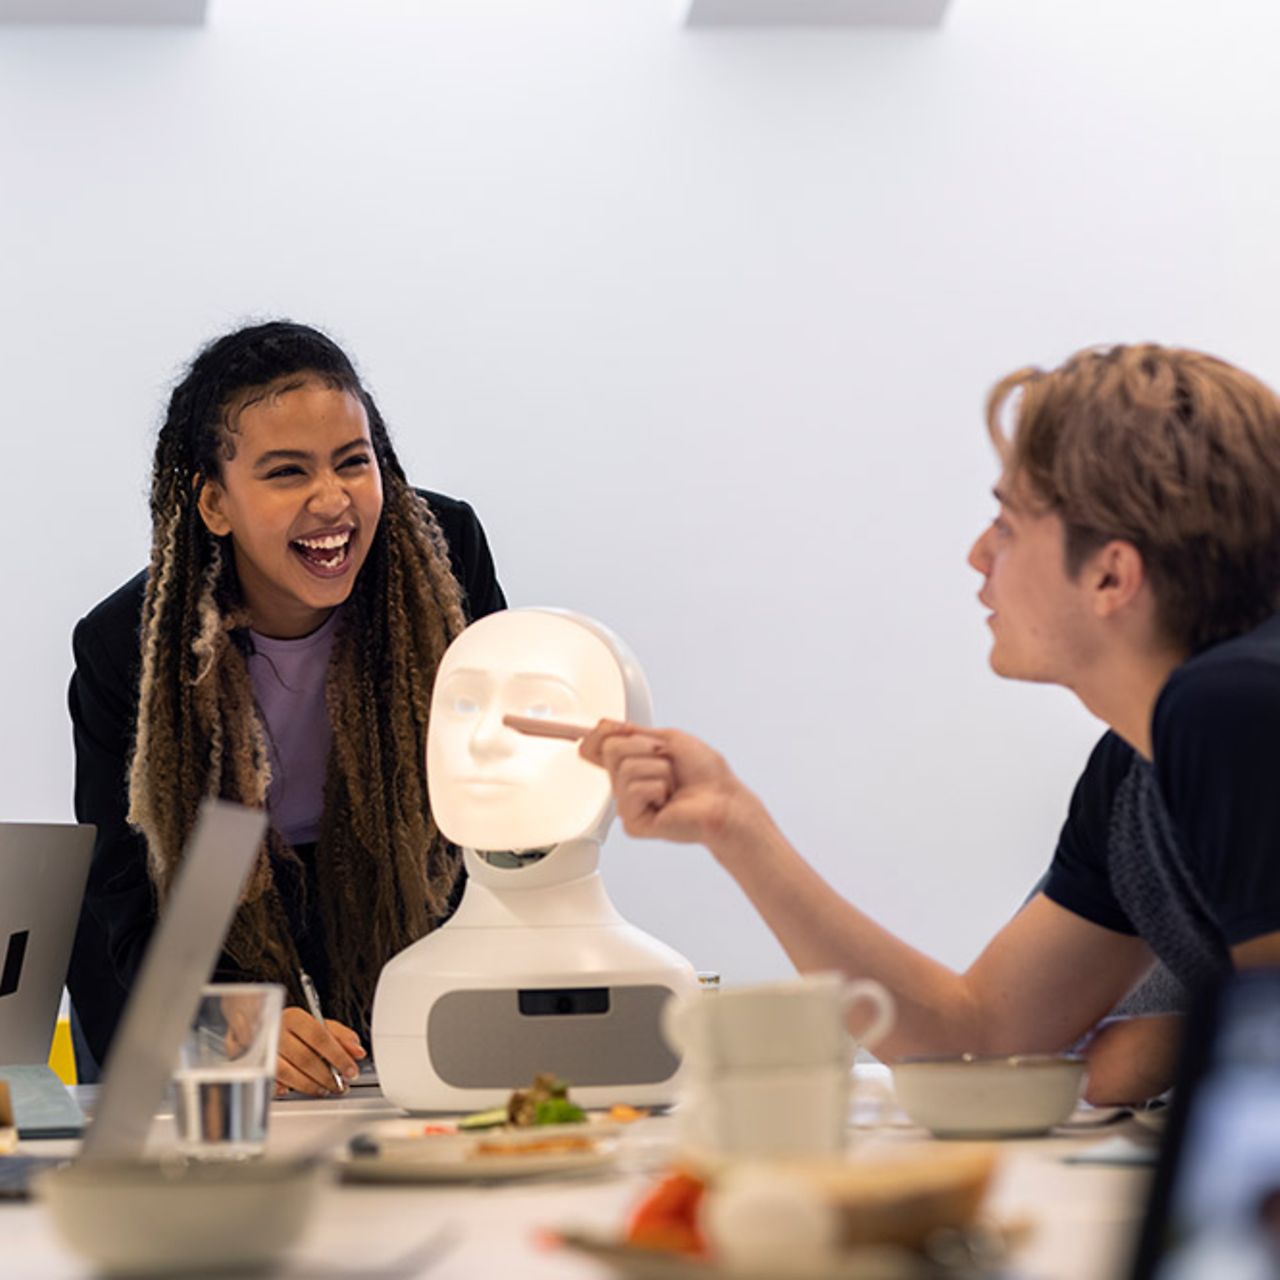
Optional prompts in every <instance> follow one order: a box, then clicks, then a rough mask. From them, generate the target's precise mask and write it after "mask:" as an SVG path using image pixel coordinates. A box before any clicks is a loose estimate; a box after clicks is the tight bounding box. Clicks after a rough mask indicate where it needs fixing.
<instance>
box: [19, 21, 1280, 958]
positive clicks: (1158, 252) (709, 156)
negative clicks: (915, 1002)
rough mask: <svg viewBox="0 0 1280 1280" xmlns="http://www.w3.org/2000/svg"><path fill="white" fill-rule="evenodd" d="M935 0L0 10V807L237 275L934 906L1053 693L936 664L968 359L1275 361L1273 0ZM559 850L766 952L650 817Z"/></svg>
mask: <svg viewBox="0 0 1280 1280" xmlns="http://www.w3.org/2000/svg"><path fill="white" fill-rule="evenodd" d="M952 9H953V12H952V14H951V16H950V18H949V20H948V23H947V25H946V26H945V27H944V28H943V29H941V30H940V31H934V32H911V33H890V32H853V31H828V32H824V31H820V30H819V31H785V30H783V31H779V30H776V29H774V30H769V31H758V32H753V31H742V32H734V31H701V32H689V31H684V30H682V29H681V28H680V27H679V26H678V25H676V24H675V22H674V20H673V17H672V11H673V6H672V5H670V4H668V3H666V2H665V0H644V2H641V0H538V3H536V4H530V3H528V2H527V0H437V2H435V3H431V4H426V3H422V4H417V3H397V2H395V0H360V2H359V3H356V2H355V0H349V2H347V3H341V2H340V0H214V3H213V4H212V5H211V19H210V23H209V26H208V27H207V28H206V29H205V30H203V31H178V32H175V31H172V30H168V31H165V30H153V31H133V32H122V31H119V30H99V31H95V30H92V29H79V30H77V29H66V28H56V29H48V30H39V29H30V28H25V29H24V28H15V29H7V30H3V29H0V122H2V123H0V352H2V353H3V355H2V356H0V360H2V361H3V382H2V387H3V408H2V409H0V421H2V422H3V439H4V446H5V447H4V452H3V455H2V456H3V468H2V470H0V475H2V476H3V496H4V502H3V513H4V515H5V516H6V517H7V521H6V531H5V532H6V536H5V542H6V554H5V571H4V576H5V583H6V591H5V597H6V601H7V603H6V606H5V618H4V632H3V634H4V640H3V645H4V648H3V656H4V659H5V661H4V662H3V664H2V665H0V681H2V684H0V707H2V708H3V715H4V726H5V732H4V733H3V734H0V816H3V817H6V818H19V817H28V818H54V819H57V818H64V817H67V816H69V812H70V800H69V796H70V788H71V751H70V743H69V729H68V724H67V720H66V713H65V710H64V687H65V681H66V678H67V675H68V672H69V667H70V657H69V633H70V629H71V627H72V625H73V623H74V621H75V619H76V618H77V617H78V616H79V615H80V614H81V613H83V612H84V611H85V610H86V609H87V608H89V607H90V606H91V605H92V604H93V603H94V602H95V601H96V600H97V599H98V598H99V597H101V596H102V595H104V594H105V593H106V592H107V591H109V590H110V589H111V588H113V587H114V586H115V585H117V583H119V582H120V581H122V580H123V579H124V578H126V577H127V576H129V575H130V574H132V573H133V572H134V570H135V569H136V568H138V567H140V566H141V564H142V563H143V562H144V558H145V554H146V547H147V527H146V513H145V489H146V470H147V464H148V458H149V452H150V447H151V443H152V439H153V434H154V429H155V426H156V425H157V423H158V419H159V415H160V412H161V409H162V406H163V403H164V399H165V397H166V394H167V388H168V386H169V385H170V383H171V380H172V379H173V378H174V376H175V375H176V374H177V372H178V370H179V369H180V367H181V365H182V364H183V362H184V361H185V360H186V359H187V358H189V356H190V355H191V354H192V353H193V351H194V350H195V348H196V347H197V346H198V345H199V344H200V343H201V342H203V341H204V340H206V339H207V338H209V337H211V336H213V335H215V334H216V333H218V332H220V331H221V330H223V329H224V328H226V327H228V326H230V325H233V324H235V323H237V322H239V321H241V320H243V319H245V318H250V317H265V316H271V315H288V316H292V317H295V318H298V319H304V320H307V321H311V322H313V323H317V324H320V325H322V326H326V327H328V328H329V329H330V330H331V331H332V332H333V333H334V334H335V335H336V336H337V337H338V338H339V340H341V341H342V342H344V343H345V344H347V345H348V346H349V348H350V350H351V351H352V352H353V353H354V355H355V357H356V359H357V361H358V363H359V364H360V366H361V368H362V370H363V372H364V373H365V375H366V376H367V378H368V381H369V382H370V384H371V386H372V388H373V389H374V391H375V393H376V395H377V397H378V399H379V403H380V404H381V406H382V409H383V411H384V413H385V415H386V416H387V418H388V420H389V422H390V423H391V425H392V429H393V431H394V432H395V435H396V438H397V441H398V445H399V448H400V450H401V453H402V456H403V457H404V458H405V460H406V462H407V464H408V466H409V468H410V472H411V475H412V476H413V478H414V479H415V480H416V481H417V482H418V483H419V484H423V485H426V486H429V487H435V488H439V489H442V490H444V491H446V492H451V493H455V494H460V495H463V496H466V497H468V498H469V499H471V500H472V501H473V502H474V504H475V506H476V508H477V510H478V511H479V513H480V514H481V516H482V518H483V519H484V521H485V523H486V525H487V527H488V530H489V533H490V535H491V538H492V543H493V547H494V550H495V553H496V556H497V559H498V565H499V568H500V572H501V577H502V580H503V582H504V584H505V586H506V588H507V591H508V594H509V596H510V598H511V600H512V602H513V603H554V604H559V605H565V606H569V607H573V608H578V609H581V610H583V611H585V612H588V613H591V614H594V615H596V616H597V617H599V618H601V619H603V620H604V621H606V622H607V623H609V624H611V625H612V626H614V627H615V628H616V629H617V630H618V631H619V632H621V633H622V634H623V635H624V636H625V637H627V638H628V639H629V641H630V642H631V644H632V645H633V647H634V648H635V649H636V650H637V652H638V653H639V654H640V656H641V658H642V660H643V662H644V664H645V666H646V668H647V671H648V673H649V676H650V679H651V682H652V684H653V687H654V691H655V696H656V699H657V702H658V708H659V713H660V717H661V719H663V720H664V721H667V722H673V723H676V724H679V725H682V726H685V727H688V728H690V729H692V730H695V731H697V732H700V733H702V734H703V735H704V736H706V737H708V738H709V739H710V740H712V741H713V742H715V743H717V744H718V745H720V746H721V747H722V748H723V749H724V750H725V751H726V752H727V754H728V755H729V756H730V758H731V760H732V761H733V763H734V764H735V766H736V767H737V768H738V770H739V771H740V773H741V774H742V775H743V776H744V777H745V778H747V779H748V780H749V781H750V782H751V783H753V784H755V785H756V786H757V787H758V788H759V789H760V790H761V791H762V792H764V793H765V794H766V795H767V796H768V798H769V800H770V801H771V803H772V805H773V806H774V808H775V812H776V813H777V815H778V816H779V818H780V819H781V821H782V823H783V824H784V826H785V827H786V829H787V830H788V831H789V832H790V833H791V834H792V835H793V837H794V838H795V839H796V840H797V841H798V843H799V845H800V847H801V848H802V849H804V850H805V851H806V853H807V854H808V855H809V856H810V857H811V858H812V859H813V861H814V862H815V863H816V864H817V866H818V867H819V868H820V869H821V870H822V871H823V873H824V874H826V875H827V876H828V877H830V878H831V879H832V880H833V881H834V882H835V883H836V884H837V885H838V886H839V887H840V888H841V889H842V890H844V891H845V892H846V893H848V894H850V895H851V896H853V897H854V898H855V899H856V900H857V901H858V902H859V903H860V904H862V905H864V906H865V907H867V908H869V909H870V910H872V911H873V912H874V913H875V914H877V915H878V916H879V917H880V918H881V919H883V920H884V921H885V922H886V923H888V924H889V925H890V926H891V927H893V928H896V929H898V930H900V931H902V932H904V933H906V934H907V935H908V936H910V937H911V938H912V939H913V940H915V941H916V942H918V943H919V944H921V945H922V946H924V947H925V948H926V949H929V950H931V951H932V952H934V953H935V954H937V955H939V956H941V957H942V958H944V959H946V960H948V961H950V962H953V963H964V962H966V961H967V960H968V959H969V958H971V957H972V955H973V954H974V953H975V952H976V950H977V948H978V947H979V946H980V945H981V942H982V941H983V940H984V939H985V937H986V936H987V935H988V934H989V933H990V932H991V931H992V930H993V929H994V928H995V927H996V926H997V925H998V924H999V923H1000V922H1001V920H1002V919H1003V918H1004V917H1005V915H1006V914H1007V913H1008V912H1009V911H1010V910H1011V909H1012V908H1013V907H1014V906H1015V905H1016V904H1017V903H1018V901H1019V900H1020V898H1021V896H1022V894H1023V893H1024V892H1025V891H1026V890H1027V889H1028V888H1029V886H1030V885H1031V884H1032V883H1033V882H1034V880H1035V879H1036V877H1037V876H1038V874H1039V873H1040V871H1041V869H1042V868H1043V866H1044V865H1045V863H1046V861H1047V859H1048V857H1049V855H1050V853H1051V851H1052V848H1053V844H1054V840H1055V835H1056V831H1057V828H1058V825H1059V822H1060V820H1061V817H1062V815H1063V813H1064V810H1065V806H1066V801H1067V797H1068V794H1069V789H1070V786H1071V784H1072V781H1073V778H1074V775H1075V772H1076V771H1077V770H1078V768H1079V766H1080V765H1081V763H1082V762H1083V759H1084V756H1085V753H1086V751H1087V749H1088V745H1089V744H1090V742H1091V741H1092V739H1093V737H1094V736H1095V734H1096V733H1097V732H1098V727H1097V725H1096V724H1094V723H1092V722H1091V721H1090V720H1089V718H1088V717H1087V716H1086V715H1085V713H1084V712H1083V711H1081V710H1080V709H1079V708H1078V707H1077V706H1076V705H1074V704H1073V702H1072V701H1071V699H1070V698H1069V697H1068V696H1067V695H1066V694H1064V693H1062V692H1060V691H1057V690H1049V689H1043V688H1033V687H1028V686H1016V685H1007V684H1002V683H1001V682H999V681H997V680H996V679H995V677H993V676H992V675H991V674H990V673H989V671H988V670H987V668H986V665H985V651H986V629H985V627H984V625H983V619H982V611H981V609H980V608H979V606H978V605H977V604H976V602H975V601H974V598H973V597H974V592H975V590H976V588H977V585H978V583H977V579H976V577H975V575H974V574H973V573H972V572H971V571H970V570H969V569H968V568H966V566H965V564H964V555H965V551H966V549H967V547H968V544H969V541H970V540H971V539H972V537H973V536H974V535H975V534H976V533H977V532H978V530H979V528H980V527H981V525H982V523H983V522H984V520H986V519H987V518H988V517H989V514H990V510H991V505H992V504H991V501H990V499H989V497H988V496H987V490H988V488H989V486H990V484H991V483H992V482H993V480H994V477H995V468H994V462H993V457H992V455H991V453H990V450H989V447H988V445H987V443H986V440H985V435H984V431H983V428H982V426H981V421H980V405H981V400H982V397H983V394H984V392H985V390H986V389H987V387H988V386H989V385H990V383H991V382H992V381H994V380H995V378H997V377H998V376H999V375H1001V374H1003V373H1005V372H1007V371H1008V370H1009V369H1011V368H1013V367H1015V366H1017V365H1021V364H1024V363H1028V362H1041V363H1043V362H1056V361H1057V360H1059V359H1061V358H1062V357H1063V356H1065V355H1066V354H1067V353H1069V352H1070V351H1072V350H1073V349H1075V348H1077V347H1079V346H1081V345H1083V344H1086V343H1092V342H1097V341H1102V340H1132V339H1145V338H1156V339H1160V340H1165V341H1173V342H1181V343H1188V344H1193V345H1200V346H1204V347H1207V348H1210V349H1212V350H1215V351H1217V352H1220V353H1222V354H1225V355H1228V356H1230V357H1233V358H1235V359H1237V360H1239V361H1240V362H1241V363H1243V364H1244V365H1246V366H1247V367H1250V368H1252V369H1253V370H1255V371H1256V372H1258V373H1260V374H1262V375H1264V376H1267V377H1270V378H1272V379H1273V380H1274V379H1275V378H1276V377H1277V375H1278V374H1280V351H1277V350H1276V349H1275V347H1274V338H1275V335H1276V326H1275V313H1276V309H1277V308H1276V297H1277V290H1276V287H1275V285H1276V280H1277V265H1278V264H1277V257H1278V254H1277V248H1276V232H1275V228H1276V227H1277V226H1278V225H1280V219H1278V217H1277V214H1278V213H1280V210H1278V209H1277V204H1278V203H1280V199H1278V196H1280V191H1278V184H1277V178H1276V174H1277V173H1280V164H1278V163H1277V162H1278V160H1280V156H1278V155H1277V153H1278V152H1280V128H1278V127H1277V125H1278V123H1280V121H1278V120H1277V116H1278V115H1280V81H1277V79H1276V77H1275V74H1274V50H1275V48H1276V47H1277V44H1278V43H1280V6H1276V5H1275V4H1274V3H1273V2H1272V0H1253V2H1247V0H1219V2H1218V3H1217V4H1214V5H1206V4H1204V3H1203V2H1197V3H1191V2H1190V0H1127V2H1126V3H1125V4H1122V5H1117V4H1115V3H1114V0H1034V2H1030V3H1029V2H1028V0H955V2H954V4H953V6H952ZM606 874H607V876H608V879H609V882H610V884H611V886H612V889H613V891H614V893H615V896H616V898H617V900H618V902H619V904H620V905H621V907H622V908H623V910H624V911H625V912H627V913H628V914H629V915H631V916H632V917H633V918H634V919H636V920H637V921H638V922H640V923H642V924H644V925H646V926H647V927H649V928H651V929H652V930H653V931H655V932H657V933H658V934H660V935H661V936H663V937H665V938H666V939H667V940H669V941H671V942H672V943H674V944H675V945H677V946H679V947H681V948H682V949H684V950H685V951H686V953H687V954H688V955H689V956H690V957H691V958H692V959H693V960H694V962H695V963H696V964H697V965H699V966H700V967H717V968H719V969H721V970H722V971H723V972H724V974H725V975H726V979H733V980H741V979H746V978H752V977H760V976H766V975H772V974H777V973H781V972H783V971H784V968H785V959H784V957H783V956H782V954H781V952H780V951H779V950H778V948H777V947H776V945H775V944H774V943H773V942H772V941H771V939H770V938H769V936H768V934H767V933H766V931H765V930H764V929H763V927H762V926H761V925H760V924H759V923H758V922H757V921H756V919H755V917H754V915H753V913H752V912H751V911H750V909H749V908H748V907H747V906H746V904H745V902H744V901H743V900H742V898H741V897H740V895H739V894H738V893H737V891H736V890H735V889H734V888H733V886H732V885H731V884H730V882H729V881H728V880H727V878H726V877H725V876H724V875H723V874H722V873H721V872H720V871H719V870H718V869H717V868H716V867H715V866H714V865H712V863H711V861H710V859H709V858H708V857H707V856H706V855H704V854H702V853H700V852H699V851H697V850H690V849H676V848H666V847H659V846H644V847H641V846H638V845H632V844H630V843H629V842H628V841H627V840H625V839H624V838H623V837H621V836H615V838H614V839H613V840H612V842H611V846H610V852H609V855H608V857H607V860H606Z"/></svg>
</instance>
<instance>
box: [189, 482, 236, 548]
mask: <svg viewBox="0 0 1280 1280" xmlns="http://www.w3.org/2000/svg"><path fill="white" fill-rule="evenodd" d="M225 501H226V493H225V491H224V490H223V488H222V486H221V485H220V484H219V483H218V482H217V481H216V480H205V481H204V483H203V484H201V486H200V496H199V497H198V498H197V499H196V506H197V507H199V509H200V519H201V520H203V521H204V527H205V528H206V529H208V530H209V532H210V533H211V534H213V535H214V537H216V538H223V537H225V536H226V535H227V534H229V533H230V532H231V521H230V520H228V519H227V517H226V515H225V513H224V512H223V509H222V508H223V504H224V502H225Z"/></svg>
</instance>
